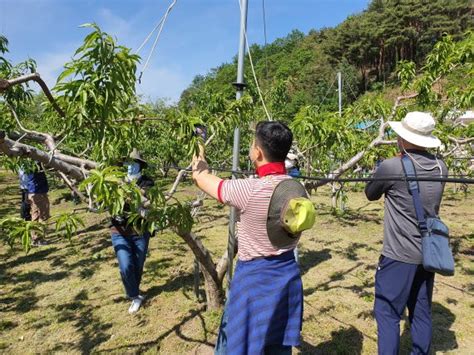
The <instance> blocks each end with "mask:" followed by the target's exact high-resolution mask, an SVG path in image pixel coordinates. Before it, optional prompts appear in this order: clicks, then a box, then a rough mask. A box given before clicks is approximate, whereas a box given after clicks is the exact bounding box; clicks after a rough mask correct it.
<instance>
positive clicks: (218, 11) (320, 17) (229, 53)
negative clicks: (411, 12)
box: [0, 0, 370, 102]
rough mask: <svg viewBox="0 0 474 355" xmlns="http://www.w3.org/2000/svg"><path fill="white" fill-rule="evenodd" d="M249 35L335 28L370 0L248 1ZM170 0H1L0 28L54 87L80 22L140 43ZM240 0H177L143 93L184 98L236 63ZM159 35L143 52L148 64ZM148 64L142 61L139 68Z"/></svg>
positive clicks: (13, 51)
mask: <svg viewBox="0 0 474 355" xmlns="http://www.w3.org/2000/svg"><path fill="white" fill-rule="evenodd" d="M248 1H249V9H248V24H247V26H248V29H247V33H248V40H249V42H250V43H251V44H252V43H258V44H263V43H264V31H263V28H264V27H263V6H262V4H263V3H264V4H265V18H266V25H267V26H266V27H267V41H268V42H269V43H270V42H272V41H273V40H275V39H276V38H279V37H284V36H286V35H287V34H288V33H289V32H291V30H293V29H298V30H300V31H302V32H304V33H308V31H309V30H311V29H319V28H322V27H332V26H335V25H337V24H339V23H341V22H342V21H343V20H344V19H345V18H346V17H347V16H349V15H351V14H355V13H358V12H361V11H363V10H364V9H365V8H366V7H367V5H368V3H369V2H370V1H369V0H248ZM171 2H172V1H171V0H155V1H151V0H0V33H1V34H3V35H4V36H6V37H7V38H8V40H9V43H10V44H9V50H10V53H8V55H7V58H8V59H10V60H12V61H13V62H18V61H21V60H24V59H26V58H33V59H35V60H36V62H37V64H38V68H37V71H38V72H39V73H40V74H41V76H42V77H43V78H44V79H45V80H46V82H47V84H48V85H49V86H51V87H52V86H54V83H55V82H56V78H57V76H58V75H59V73H60V72H61V71H62V67H63V65H64V64H65V63H66V62H68V61H69V60H70V59H71V58H72V56H73V54H74V51H75V49H76V48H78V47H79V46H80V45H81V43H82V40H83V38H84V37H85V36H86V35H87V34H88V32H89V31H90V30H89V29H85V28H79V26H80V25H81V24H83V23H89V22H96V23H97V24H98V25H99V26H100V27H101V29H102V30H104V31H106V32H108V33H109V34H111V35H113V36H114V37H116V39H117V41H118V43H119V44H121V45H125V46H127V47H130V48H132V49H133V50H134V51H135V50H136V49H138V47H139V46H140V44H141V43H142V42H143V41H144V39H145V38H146V37H147V35H148V34H149V33H150V31H151V30H152V29H153V28H154V27H155V25H156V24H157V22H158V21H159V20H160V19H161V17H162V16H163V14H164V13H165V11H166V9H167V8H168V6H169V4H170V3H171ZM239 26H240V9H239V0H177V2H176V5H175V6H174V8H173V10H172V11H171V13H170V14H169V17H168V19H167V22H166V24H165V26H164V28H163V32H162V34H161V37H160V40H159V42H158V44H157V47H156V50H155V52H154V53H153V56H152V57H151V59H150V63H149V65H148V68H147V69H146V71H145V73H144V74H143V78H142V82H141V84H139V85H138V86H137V91H138V92H139V93H140V94H142V95H143V96H144V99H145V100H156V99H157V98H167V99H169V100H170V101H171V102H172V101H176V100H177V99H179V96H180V94H181V92H182V91H183V90H184V89H185V88H186V87H187V86H188V85H189V84H190V83H191V81H192V80H193V78H194V77H195V76H196V75H198V74H206V73H207V72H208V71H209V70H210V69H212V68H214V67H217V66H219V65H220V64H222V63H225V62H229V61H231V60H232V58H233V57H234V56H235V55H236V53H237V51H238V43H239ZM153 39H154V38H152V40H150V41H149V42H148V44H147V45H146V46H145V47H144V48H143V49H142V50H141V51H140V53H139V54H140V55H141V56H142V58H143V60H142V65H143V63H144V62H145V59H146V57H147V56H148V54H149V52H150V49H151V45H152V42H153ZM139 69H141V66H139Z"/></svg>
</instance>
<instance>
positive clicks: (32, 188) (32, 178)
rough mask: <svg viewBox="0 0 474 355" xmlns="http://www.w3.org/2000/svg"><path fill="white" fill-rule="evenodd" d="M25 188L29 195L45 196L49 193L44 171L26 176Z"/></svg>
mask: <svg viewBox="0 0 474 355" xmlns="http://www.w3.org/2000/svg"><path fill="white" fill-rule="evenodd" d="M26 176H27V179H26V186H27V189H28V193H30V194H45V193H47V192H48V191H49V186H48V180H47V179H46V174H45V173H44V171H37V172H35V173H30V174H27V175H26Z"/></svg>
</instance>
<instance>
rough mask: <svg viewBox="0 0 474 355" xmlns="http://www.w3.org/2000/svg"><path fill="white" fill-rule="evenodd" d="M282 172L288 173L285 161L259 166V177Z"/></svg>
mask: <svg viewBox="0 0 474 355" xmlns="http://www.w3.org/2000/svg"><path fill="white" fill-rule="evenodd" d="M281 174H286V169H285V163H284V162H275V163H268V164H265V165H262V166H259V167H258V168H257V175H258V177H259V178H262V177H264V176H267V175H281Z"/></svg>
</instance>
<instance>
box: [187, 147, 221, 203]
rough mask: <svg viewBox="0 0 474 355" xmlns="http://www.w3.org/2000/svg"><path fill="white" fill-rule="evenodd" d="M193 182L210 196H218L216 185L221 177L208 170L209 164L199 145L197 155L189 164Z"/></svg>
mask: <svg viewBox="0 0 474 355" xmlns="http://www.w3.org/2000/svg"><path fill="white" fill-rule="evenodd" d="M191 167H192V170H193V180H194V182H195V184H196V185H197V186H198V187H199V188H200V189H201V190H202V191H204V192H205V193H207V194H208V195H210V196H211V197H214V198H218V191H217V190H218V186H219V183H220V181H221V180H222V179H221V178H219V177H217V176H214V175H212V174H211V173H210V172H209V164H207V161H206V159H205V158H204V147H203V146H202V145H200V146H199V155H198V156H194V157H193V162H192V164H191Z"/></svg>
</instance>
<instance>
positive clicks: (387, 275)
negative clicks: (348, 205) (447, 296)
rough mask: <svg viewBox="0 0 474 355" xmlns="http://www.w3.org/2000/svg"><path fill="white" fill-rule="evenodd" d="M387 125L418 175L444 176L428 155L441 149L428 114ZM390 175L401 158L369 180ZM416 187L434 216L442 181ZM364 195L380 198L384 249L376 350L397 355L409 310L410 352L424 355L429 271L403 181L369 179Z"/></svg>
mask: <svg viewBox="0 0 474 355" xmlns="http://www.w3.org/2000/svg"><path fill="white" fill-rule="evenodd" d="M389 124H390V127H391V128H392V129H393V130H394V131H395V133H396V134H397V136H398V147H399V149H400V153H401V154H402V155H407V156H408V157H409V158H410V159H411V161H412V162H413V165H414V167H415V171H416V175H417V176H423V177H443V176H447V174H448V171H447V168H446V164H445V163H444V162H443V161H442V160H441V159H438V158H437V157H436V156H435V155H433V154H431V153H429V152H428V151H427V149H428V148H436V147H439V146H440V145H441V142H440V140H439V139H438V138H436V137H434V136H433V135H432V132H433V130H434V128H435V121H434V119H433V117H432V116H431V115H430V114H428V113H425V112H409V113H408V114H407V115H406V116H405V118H404V119H403V120H402V121H401V122H389ZM390 176H404V169H403V165H402V160H401V157H400V156H397V157H394V158H391V159H387V160H384V161H382V162H380V165H379V166H378V168H377V169H376V171H375V173H374V178H379V177H380V178H383V177H390ZM419 187H420V195H421V201H422V204H423V209H424V212H425V214H426V216H437V215H438V212H439V207H440V204H441V199H442V196H443V190H444V183H442V182H439V181H419ZM365 194H366V196H367V198H368V199H369V200H370V201H374V200H378V199H379V198H380V197H382V196H385V213H384V239H383V249H382V253H381V256H380V258H379V263H378V267H377V272H376V274H375V304H374V314H375V319H376V321H377V332H378V352H379V354H398V353H399V349H400V319H401V317H402V315H403V312H404V310H405V308H408V319H409V321H410V331H411V338H412V343H413V345H412V352H411V354H429V353H430V346H431V334H432V320H431V300H432V297H433V284H434V273H432V272H428V271H426V270H425V269H424V268H423V264H422V262H423V256H422V241H421V233H420V230H419V228H418V220H417V217H416V213H415V206H414V203H413V198H412V196H411V194H410V191H409V189H408V186H407V182H406V181H401V180H400V181H387V180H378V181H371V182H369V183H367V186H366V188H365Z"/></svg>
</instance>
